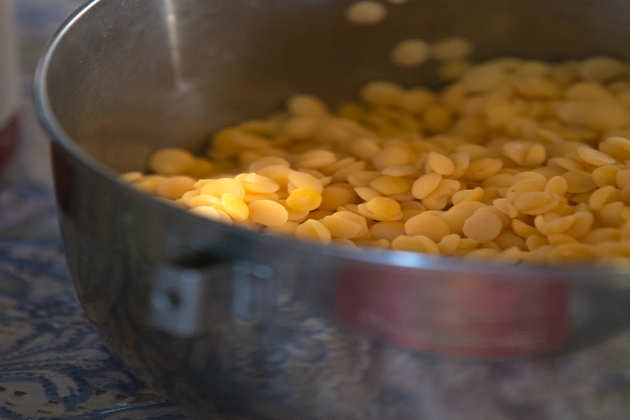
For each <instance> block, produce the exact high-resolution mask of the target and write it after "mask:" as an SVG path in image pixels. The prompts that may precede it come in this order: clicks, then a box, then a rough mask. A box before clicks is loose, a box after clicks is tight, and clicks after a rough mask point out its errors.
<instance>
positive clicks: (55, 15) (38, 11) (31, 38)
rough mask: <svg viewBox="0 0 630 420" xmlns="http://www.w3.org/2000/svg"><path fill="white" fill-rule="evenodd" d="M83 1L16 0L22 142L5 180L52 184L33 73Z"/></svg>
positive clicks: (46, 141) (9, 181)
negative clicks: (35, 106)
mask: <svg viewBox="0 0 630 420" xmlns="http://www.w3.org/2000/svg"><path fill="white" fill-rule="evenodd" d="M0 1H6V0H0ZM82 3H84V0H17V1H14V7H15V14H16V17H15V18H16V20H17V35H18V42H19V44H18V54H19V62H20V73H21V83H22V91H23V96H22V103H21V106H22V108H21V111H22V112H21V123H20V132H21V134H20V143H19V144H18V150H17V153H16V155H15V157H14V159H13V161H12V163H11V164H10V166H9V168H8V170H7V171H6V172H5V174H4V178H5V179H4V181H5V182H8V183H11V184H13V183H21V182H29V183H44V184H48V185H52V184H51V173H50V162H49V158H48V139H47V138H46V136H45V135H44V133H43V132H42V130H41V128H40V127H39V125H38V122H37V117H36V115H35V112H34V109H33V103H32V98H31V94H32V80H33V73H34V71H35V68H36V66H37V60H38V59H39V56H40V54H41V52H42V50H43V48H44V46H45V45H46V42H47V41H48V39H49V38H50V36H51V35H52V33H53V32H54V31H55V29H56V28H57V27H58V26H59V25H60V24H61V22H63V21H64V19H65V18H66V17H67V16H68V15H69V14H70V13H71V12H72V11H73V10H74V9H76V8H77V7H78V6H80V5H81V4H82Z"/></svg>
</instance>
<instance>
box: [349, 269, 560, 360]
mask: <svg viewBox="0 0 630 420" xmlns="http://www.w3.org/2000/svg"><path fill="white" fill-rule="evenodd" d="M337 311H338V315H339V316H340V317H341V319H342V321H344V322H345V323H346V324H348V325H349V326H351V327H354V328H356V329H358V330H360V331H362V332H364V333H367V334H369V335H372V336H376V337H380V338H382V339H385V340H387V341H390V342H393V343H395V344H398V345H402V346H405V347H410V348H413V349H419V350H431V351H437V352H444V353H452V354H461V355H471V356H485V357H508V356H522V355H528V354H538V353H544V352H550V351H554V350H558V349H560V348H561V347H562V346H563V345H564V343H565V341H566V339H567V335H568V303H567V290H566V286H565V284H564V282H563V281H561V280H559V279H550V278H527V279H525V278H520V279H514V278H506V277H500V276H481V275H477V274H466V273H444V272H437V271H424V272H422V274H419V273H418V271H417V270H414V269H408V268H387V269H385V268H378V267H375V266H370V267H366V268H365V269H361V270H348V271H345V272H344V273H343V274H342V275H341V277H340V279H339V281H338V286H337Z"/></svg>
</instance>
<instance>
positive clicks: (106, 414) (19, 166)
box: [0, 0, 187, 420]
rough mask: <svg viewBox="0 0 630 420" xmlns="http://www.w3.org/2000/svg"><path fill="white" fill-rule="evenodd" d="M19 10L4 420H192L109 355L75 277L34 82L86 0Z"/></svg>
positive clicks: (8, 187) (7, 180) (0, 397)
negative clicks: (19, 95)
mask: <svg viewBox="0 0 630 420" xmlns="http://www.w3.org/2000/svg"><path fill="white" fill-rule="evenodd" d="M0 1H5V0H0ZM15 3H16V6H17V14H18V18H19V22H20V29H21V37H20V38H21V51H22V63H23V70H24V84H25V99H24V107H23V113H22V127H21V129H22V139H21V146H20V150H19V153H18V155H17V156H16V159H15V162H14V165H13V166H12V167H11V168H9V170H8V171H7V172H6V173H5V174H4V176H3V177H1V178H0V420H25V419H46V420H52V419H81V420H84V419H85V420H87V419H108V420H110V419H112V420H113V419H117V420H122V419H133V420H149V419H153V420H158V419H159V420H185V419H187V417H185V416H184V415H183V414H182V413H181V410H180V409H179V407H177V406H176V405H175V404H173V403H170V402H168V401H166V400H165V398H164V397H162V396H159V395H156V394H155V393H154V392H153V391H150V390H147V389H145V388H144V387H143V385H142V384H141V383H140V382H139V381H138V380H137V379H136V378H134V377H133V376H132V375H131V374H130V373H129V372H127V371H126V370H125V368H124V366H123V365H122V363H121V362H120V360H118V359H117V358H116V357H115V356H113V355H111V354H110V353H109V352H108V351H107V349H106V348H105V347H104V345H103V342H102V340H101V338H100V337H99V335H98V333H97V331H96V330H95V329H94V328H93V327H92V326H91V325H90V324H89V323H88V321H87V320H86V319H85V318H84V316H83V313H82V311H81V308H80V305H79V303H78V301H77V299H76V296H75V294H74V289H73V287H72V282H71V280H70V278H69V276H68V272H67V271H66V265H65V259H64V255H63V247H62V243H61V238H60V234H59V231H58V227H57V219H56V210H55V204H54V198H53V193H52V186H51V183H50V179H51V174H50V169H49V164H48V160H49V158H48V145H47V139H46V137H45V135H44V134H43V133H42V132H41V130H40V129H39V127H38V124H37V120H36V118H35V115H34V112H33V107H32V105H31V100H30V90H31V89H30V80H31V78H32V71H33V68H34V65H35V62H36V59H37V57H38V55H39V53H40V51H41V49H42V46H43V44H44V42H45V39H46V38H47V37H48V36H50V34H51V33H52V31H53V30H54V29H55V27H56V26H57V25H58V24H59V22H61V21H62V20H63V19H64V18H65V17H66V16H67V15H68V14H69V13H70V12H71V11H72V9H73V8H75V7H76V6H78V5H79V4H80V3H82V0H16V1H15Z"/></svg>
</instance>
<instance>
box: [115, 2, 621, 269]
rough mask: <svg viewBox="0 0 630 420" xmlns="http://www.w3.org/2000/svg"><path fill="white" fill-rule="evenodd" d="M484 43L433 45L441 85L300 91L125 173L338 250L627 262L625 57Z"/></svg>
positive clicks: (239, 218)
mask: <svg viewBox="0 0 630 420" xmlns="http://www.w3.org/2000/svg"><path fill="white" fill-rule="evenodd" d="M357 7H367V8H368V9H369V7H371V6H369V5H368V6H366V5H365V3H363V6H360V5H359V6H357ZM355 12H356V11H355ZM363 13H365V12H363ZM359 14H360V13H359ZM376 15H377V13H376V12H374V16H376ZM470 49H471V47H470V46H469V45H468V44H467V43H466V42H465V41H463V40H460V39H457V38H452V39H446V40H443V41H441V42H439V43H437V44H436V45H434V46H433V47H432V54H433V55H435V56H436V57H438V59H441V60H451V61H448V62H447V63H446V64H448V65H450V66H452V67H453V69H451V70H449V71H448V72H447V73H448V78H449V79H453V78H454V81H452V82H451V83H450V84H449V85H448V86H446V87H445V88H444V89H442V90H440V91H431V90H429V89H426V88H423V87H413V88H404V87H402V86H399V85H397V84H395V83H392V82H387V81H375V82H371V83H368V84H367V85H365V86H364V87H363V88H362V89H361V91H360V99H361V100H360V101H358V102H349V103H344V104H341V105H340V106H338V107H337V108H335V109H331V108H330V107H329V106H327V105H326V104H325V103H324V102H323V101H322V100H320V99H318V98H316V97H314V96H309V95H297V96H294V97H292V98H290V99H289V100H288V102H287V107H286V110H284V111H283V112H280V113H277V114H273V115H271V116H269V117H267V118H263V119H260V120H253V121H246V122H243V123H242V124H238V125H236V126H233V127H229V128H226V129H224V130H222V131H220V132H218V133H216V134H215V135H214V137H213V139H212V141H211V142H210V145H209V148H208V150H207V155H206V156H204V157H201V156H194V155H192V154H191V153H189V152H187V151H185V150H181V149H175V148H173V149H163V150H159V151H157V152H156V153H155V154H154V155H153V156H152V157H151V159H150V162H149V167H150V170H151V173H147V174H144V173H139V172H132V173H127V174H124V175H123V176H122V178H123V179H124V180H126V181H128V182H130V183H131V184H133V185H135V186H137V187H138V188H140V189H142V190H144V191H146V192H148V193H151V194H154V195H157V196H159V197H162V198H164V199H167V200H172V201H174V202H175V203H177V204H178V205H180V206H182V207H183V208H186V209H189V210H190V211H192V212H194V213H196V214H199V215H201V216H205V217H208V218H211V219H214V220H218V221H221V222H224V223H232V224H235V225H240V226H244V227H247V228H252V229H261V230H264V231H267V232H270V233H277V234H282V235H294V236H295V237H297V238H300V239H304V240H310V241H315V242H319V243H324V244H329V243H330V244H338V245H342V246H349V247H356V246H369V247H377V248H383V249H393V250H404V251H412V252H419V253H426V254H433V255H453V256H467V257H475V258H493V259H500V260H505V261H532V262H564V261H576V260H577V261H588V260H596V261H610V262H624V261H625V260H627V259H628V258H629V257H630V74H629V72H628V66H627V65H626V63H624V62H621V61H619V60H616V59H612V58H607V57H594V58H589V59H585V60H582V61H568V62H562V63H545V62H540V61H532V60H522V59H516V58H501V59H495V60H492V61H488V62H484V63H481V64H477V65H471V64H470V63H468V62H466V61H462V57H465V56H466V55H467V54H469V52H470ZM401 51H402V52H401ZM405 51H406V52H405ZM406 54H407V55H406ZM428 54H429V46H428V45H427V44H425V43H423V42H422V41H410V42H407V43H406V44H401V45H399V50H398V51H397V52H396V51H395V52H394V56H395V59H396V60H398V61H400V62H401V63H403V64H407V65H413V64H416V63H418V62H421V61H423V60H425V59H426V58H427V57H428ZM457 60H459V61H457ZM454 63H455V64H454ZM455 67H457V68H455ZM445 72H446V71H445Z"/></svg>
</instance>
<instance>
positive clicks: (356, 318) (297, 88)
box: [36, 0, 630, 420]
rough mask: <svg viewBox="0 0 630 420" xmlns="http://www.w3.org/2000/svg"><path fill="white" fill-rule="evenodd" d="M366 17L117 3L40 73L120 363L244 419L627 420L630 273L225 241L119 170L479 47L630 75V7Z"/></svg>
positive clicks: (40, 95)
mask: <svg viewBox="0 0 630 420" xmlns="http://www.w3.org/2000/svg"><path fill="white" fill-rule="evenodd" d="M349 4H350V1H345V0H293V1H290V2H289V1H283V0H264V1H263V0H232V1H229V2H228V1H218V0H177V1H175V0H136V1H129V0H107V1H104V0H100V1H99V0H95V1H91V2H89V3H88V4H87V5H86V6H84V7H83V8H82V9H81V10H79V11H78V12H77V13H76V14H75V15H74V16H72V17H71V18H70V19H69V20H68V21H67V22H66V23H65V24H64V26H63V27H62V28H61V29H60V31H59V32H58V33H57V34H56V35H55V37H54V38H53V40H52V42H51V44H50V47H49V48H48V50H47V52H46V53H45V55H44V57H43V59H42V61H41V64H40V68H39V71H38V73H37V76H36V101H37V106H38V109H39V113H40V117H41V120H42V123H43V125H44V127H45V128H46V129H47V131H48V133H49V134H50V136H51V138H52V139H53V142H52V156H53V163H54V171H55V184H56V191H57V199H58V203H59V209H60V215H61V227H62V231H63V235H64V239H65V245H66V251H67V255H68V264H69V266H70V270H71V272H72V276H73V278H74V281H75V284H76V288H77V291H78V294H79V297H80V299H81V301H82V303H83V306H84V308H85V311H86V313H87V315H88V317H89V318H90V320H92V321H93V322H94V323H95V324H96V325H97V326H98V327H99V329H100V330H101V332H102V334H103V336H104V337H105V338H106V340H107V342H108V343H109V345H110V346H111V348H112V349H113V350H114V351H115V352H116V353H117V354H119V355H120V356H121V357H122V358H123V359H124V360H125V361H126V363H127V364H128V365H129V366H130V367H131V368H133V369H135V370H136V371H137V372H139V373H141V374H142V375H143V377H145V378H147V380H149V381H150V382H151V383H152V384H154V385H155V386H158V387H160V388H162V389H165V390H166V391H168V392H169V393H170V395H172V396H173V397H175V398H178V399H180V400H182V401H184V402H185V403H187V404H188V406H189V407H190V408H191V410H192V411H194V412H195V413H196V414H195V416H196V417H195V418H225V419H296V418H303V419H349V420H350V419H362V420H369V419H440V420H449V419H462V418H466V419H484V420H492V419H532V418H536V419H538V420H544V419H564V418H567V419H569V418H570V419H598V420H599V419H604V418H605V419H620V418H626V417H627V413H628V412H630V357H629V356H630V330H629V329H628V326H629V325H630V289H629V284H630V282H629V280H630V277H628V274H627V273H625V272H622V271H620V269H617V271H613V270H603V269H595V268H589V267H561V268H553V269H552V268H541V267H528V266H523V265H518V266H508V265H495V264H490V263H488V264H474V263H470V262H464V261H460V260H454V259H447V258H430V257H426V256H422V255H418V254H408V253H401V252H379V251H361V252H356V251H349V250H343V249H340V248H336V247H322V246H317V245H311V244H306V243H298V242H296V241H293V240H290V239H284V238H279V237H272V236H266V235H262V234H258V233H254V232H250V231H245V230H241V229H238V228H234V227H230V226H226V225H222V224H217V223H214V222H211V221H208V220H204V219H201V218H198V217H197V216H194V215H192V214H188V213H185V212H183V211H181V210H180V209H178V208H176V207H174V206H172V205H169V204H168V203H165V202H162V201H159V200H156V199H153V198H151V197H148V196H145V195H143V194H141V193H139V192H138V191H136V190H135V189H133V188H130V187H129V186H127V185H125V184H123V183H121V182H120V181H119V180H118V179H117V177H116V171H126V170H132V169H138V168H141V167H143V166H144V163H145V162H146V159H147V156H148V155H149V154H150V153H151V152H152V151H154V150H156V149H157V148H160V147H164V146H167V145H175V144H176V145H180V146H183V147H188V148H191V149H199V148H200V147H201V146H202V143H203V141H204V138H205V136H206V135H207V134H208V133H210V132H212V131H214V130H216V129H218V128H219V127H222V126H224V125H226V124H229V123H233V122H236V121H239V120H243V119H245V118H250V117H255V116H260V115H263V114H265V113H267V112H270V111H272V110H274V109H276V108H277V107H279V106H280V105H281V103H282V101H283V100H285V98H286V97H287V96H288V95H289V94H292V93H295V92H312V93H316V94H318V95H321V96H323V97H324V98H326V99H327V100H329V101H331V102H336V101H339V100H341V99H343V98H349V97H352V95H353V94H354V93H355V92H356V89H357V88H358V86H359V85H360V84H362V83H363V82H365V81H368V80H372V79H394V80H398V81H400V82H402V83H406V84H433V83H435V82H436V80H435V77H434V76H433V74H434V70H435V69H432V68H431V67H430V66H428V67H426V68H425V69H424V70H423V71H417V70H409V69H400V68H396V67H394V66H393V65H392V64H390V62H389V60H388V57H389V51H390V50H391V47H392V45H394V44H395V43H396V42H397V41H399V40H401V39H404V38H410V37H418V38H423V39H427V40H436V39H438V38H441V37H444V36H450V35H461V36H465V37H467V38H470V39H471V40H472V41H474V42H475V44H476V45H477V46H478V49H477V58H483V57H490V56H496V55H502V54H513V55H518V56H527V57H538V58H544V59H556V58H571V57H579V56H585V55H589V54H593V53H600V54H602V53H605V54H612V55H618V56H622V57H628V55H629V53H630V50H629V49H628V45H627V37H628V36H630V27H629V26H628V25H627V21H628V18H629V17H630V3H628V2H626V1H621V0H617V1H608V2H605V3H597V2H591V1H587V0H573V1H564V0H562V1H554V2H549V1H543V0H530V1H528V2H522V1H516V0H514V1H506V0H480V1H476V2H468V1H458V0H444V1H441V2H429V1H420V0H417V1H415V0H410V1H409V2H408V3H407V4H404V5H390V6H388V9H389V15H388V17H387V19H386V20H385V21H384V22H383V23H381V24H379V25H376V26H369V27H366V26H353V25H350V24H348V22H347V21H346V20H345V18H344V11H345V9H346V7H347V6H348V5H349Z"/></svg>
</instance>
